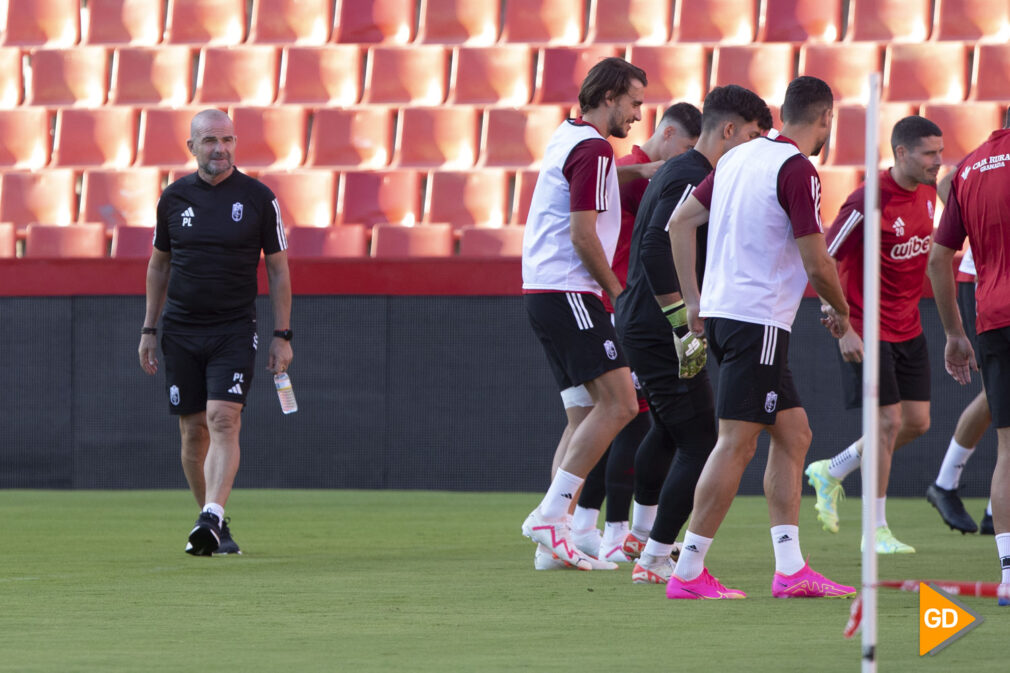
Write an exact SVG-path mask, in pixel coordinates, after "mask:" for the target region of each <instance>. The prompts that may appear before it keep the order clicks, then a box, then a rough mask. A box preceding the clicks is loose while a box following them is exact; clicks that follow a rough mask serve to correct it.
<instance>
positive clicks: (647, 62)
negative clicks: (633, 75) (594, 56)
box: [628, 44, 708, 104]
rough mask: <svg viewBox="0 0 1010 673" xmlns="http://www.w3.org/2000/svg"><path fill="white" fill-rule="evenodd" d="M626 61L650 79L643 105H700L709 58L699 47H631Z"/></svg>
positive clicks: (700, 46) (705, 89) (693, 45)
mask: <svg viewBox="0 0 1010 673" xmlns="http://www.w3.org/2000/svg"><path fill="white" fill-rule="evenodd" d="M628 60H629V61H631V62H632V63H634V64H635V65H637V66H638V67H639V68H641V69H642V70H644V71H645V74H646V76H647V77H648V78H649V86H647V87H645V102H646V103H660V104H669V103H672V102H674V101H678V100H687V101H691V102H698V103H700V102H701V101H702V100H703V99H704V98H705V94H706V93H707V92H708V86H707V84H708V83H707V81H706V74H707V70H708V56H707V55H706V53H705V47H704V46H702V45H700V44H664V45H660V46H655V47H653V46H640V45H634V46H632V47H631V48H630V49H629V50H628Z"/></svg>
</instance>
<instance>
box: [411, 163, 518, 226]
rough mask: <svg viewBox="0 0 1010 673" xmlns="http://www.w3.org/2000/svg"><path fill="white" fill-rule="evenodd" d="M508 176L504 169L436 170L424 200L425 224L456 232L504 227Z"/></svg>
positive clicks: (429, 182)
mask: <svg viewBox="0 0 1010 673" xmlns="http://www.w3.org/2000/svg"><path fill="white" fill-rule="evenodd" d="M508 183H509V180H508V175H506V173H505V171H501V170H472V171H432V172H431V173H430V174H429V175H428V188H427V192H426V194H425V200H424V220H423V221H424V223H425V224H432V223H446V224H450V225H452V227H453V229H457V230H458V229H460V228H461V227H463V226H467V225H475V226H484V227H500V226H502V225H503V224H505V216H506V212H505V211H506V208H507V206H508V203H507V197H508V186H509V185H508Z"/></svg>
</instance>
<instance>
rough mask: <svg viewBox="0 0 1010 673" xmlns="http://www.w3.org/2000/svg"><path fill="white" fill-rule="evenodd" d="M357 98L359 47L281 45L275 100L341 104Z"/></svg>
mask: <svg viewBox="0 0 1010 673" xmlns="http://www.w3.org/2000/svg"><path fill="white" fill-rule="evenodd" d="M360 98H361V50H360V49H359V48H358V47H357V46H356V45H351V44H330V45H325V46H322V47H285V48H284V52H283V54H282V56H281V75H280V82H279V83H278V85H277V102H278V103H281V104H283V103H289V104H290V103H294V104H298V105H313V106H320V107H331V106H341V107H343V106H346V105H354V104H355V103H357V102H358V100H359V99H360Z"/></svg>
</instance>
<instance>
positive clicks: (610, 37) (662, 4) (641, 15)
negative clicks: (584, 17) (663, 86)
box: [586, 0, 673, 74]
mask: <svg viewBox="0 0 1010 673" xmlns="http://www.w3.org/2000/svg"><path fill="white" fill-rule="evenodd" d="M672 4H673V3H671V2H669V0H591V1H590V4H589V31H588V32H587V34H586V43H587V44H601V43H616V44H620V45H626V44H663V43H665V42H666V40H667V38H669V36H670V5H672ZM646 72H647V74H649V73H648V71H646Z"/></svg>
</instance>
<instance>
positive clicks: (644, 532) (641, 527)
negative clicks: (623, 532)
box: [631, 501, 659, 541]
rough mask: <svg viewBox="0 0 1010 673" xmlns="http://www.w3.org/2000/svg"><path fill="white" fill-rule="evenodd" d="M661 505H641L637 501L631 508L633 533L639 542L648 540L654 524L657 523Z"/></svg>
mask: <svg viewBox="0 0 1010 673" xmlns="http://www.w3.org/2000/svg"><path fill="white" fill-rule="evenodd" d="M658 511H659V505H640V504H639V503H638V502H637V501H636V502H634V503H633V504H632V506H631V532H632V533H634V534H635V537H637V538H638V539H639V540H643V541H644V540H648V539H649V532H650V531H651V530H652V524H654V523H656V512H658Z"/></svg>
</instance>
